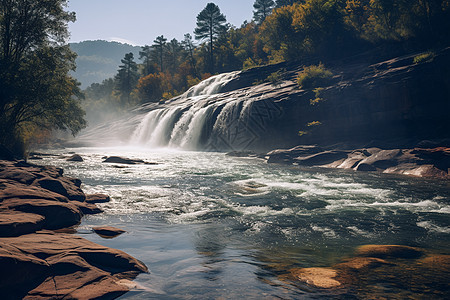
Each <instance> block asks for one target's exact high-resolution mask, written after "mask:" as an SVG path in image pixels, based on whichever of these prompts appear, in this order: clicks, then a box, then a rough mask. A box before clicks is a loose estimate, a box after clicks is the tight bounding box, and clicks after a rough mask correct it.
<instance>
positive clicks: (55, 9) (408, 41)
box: [0, 0, 450, 153]
mask: <svg viewBox="0 0 450 300" xmlns="http://www.w3.org/2000/svg"><path fill="white" fill-rule="evenodd" d="M66 7H67V1H66V0H46V1H38V2H36V1H31V0H23V1H18V0H1V1H0V67H1V68H0V82H1V85H0V100H1V103H0V125H1V135H0V137H1V140H0V144H3V145H10V146H9V147H10V148H11V149H15V151H16V152H19V153H20V152H23V151H24V149H25V147H26V145H27V144H29V143H32V142H36V141H39V140H42V139H45V138H46V137H48V136H49V135H50V133H51V132H52V130H53V129H58V130H69V131H71V132H72V133H73V134H76V133H77V132H79V131H80V130H81V129H83V128H84V127H85V126H86V125H87V124H86V121H85V118H84V115H85V112H84V111H94V110H100V111H101V110H105V111H106V110H111V109H113V110H115V111H125V110H127V109H129V108H131V107H133V106H135V105H139V104H142V103H147V102H159V101H164V100H166V99H170V98H172V97H174V96H176V95H179V94H181V93H183V92H184V91H186V90H187V89H188V88H189V87H191V86H193V85H195V84H197V83H198V82H200V81H201V80H203V79H206V78H208V77H210V76H212V75H214V74H218V73H222V72H229V71H234V70H241V69H249V68H253V67H257V66H263V65H267V64H277V63H280V62H286V61H287V62H292V63H296V64H299V65H305V66H307V65H310V63H309V62H311V61H319V62H321V63H323V64H324V65H326V64H327V62H328V61H330V60H339V59H342V58H349V57H351V56H353V55H357V54H359V53H364V52H365V51H368V50H373V49H376V52H377V53H379V55H380V56H385V57H388V56H389V55H391V54H393V53H395V54H399V53H402V52H403V53H406V52H411V51H418V50H420V51H423V50H430V51H432V49H434V48H438V47H442V46H445V45H446V43H448V40H449V38H450V0H397V1H390V0H302V1H292V0H291V1H289V0H283V1H282V0H279V1H272V0H256V1H255V2H254V5H253V7H254V10H253V19H252V20H250V21H246V22H244V23H243V24H242V25H241V26H240V27H235V26H232V25H230V24H229V23H227V19H226V16H225V15H224V14H223V13H222V12H221V11H220V8H219V7H218V6H217V5H216V4H214V3H208V4H207V5H206V7H205V8H204V9H203V10H202V11H200V12H199V13H198V16H197V23H196V25H197V26H196V28H194V29H193V32H192V33H186V34H185V35H184V39H183V40H182V41H179V40H177V39H174V38H173V39H170V38H167V37H164V36H163V35H160V36H157V37H155V38H154V40H153V42H151V43H149V45H145V46H143V47H142V48H141V51H140V52H139V57H135V56H134V55H133V54H132V53H127V54H126V55H125V56H124V57H123V59H122V61H121V65H120V67H119V70H118V71H117V74H116V75H115V76H114V77H113V78H109V79H106V80H104V81H103V82H101V83H94V84H92V85H91V86H89V87H88V88H87V89H86V90H85V91H84V93H83V92H82V91H81V90H80V87H79V83H78V82H76V80H74V79H73V77H72V76H71V75H70V71H73V70H75V67H76V66H75V57H76V55H75V53H74V52H73V51H71V50H70V48H69V47H68V45H67V42H66V41H67V39H68V36H69V32H68V27H67V23H69V22H74V21H75V14H74V13H71V12H67V11H66V10H65V8H66ZM84 98H86V99H85V100H83V99H84ZM83 110H84V111H83Z"/></svg>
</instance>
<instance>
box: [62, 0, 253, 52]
mask: <svg viewBox="0 0 450 300" xmlns="http://www.w3.org/2000/svg"><path fill="white" fill-rule="evenodd" d="M209 2H213V3H215V4H217V5H218V6H219V8H220V10H221V12H222V13H223V14H224V15H225V16H226V18H227V22H229V23H231V24H232V25H234V26H236V27H239V26H240V25H241V24H242V23H243V22H244V21H245V20H248V21H250V20H251V18H252V16H253V3H254V2H255V1H254V0H69V10H70V11H74V12H76V14H77V21H76V22H75V23H70V25H69V29H70V32H71V39H70V41H71V42H80V41H84V40H97V39H102V40H108V41H112V40H113V41H121V42H127V43H130V44H133V45H139V46H142V45H145V44H152V42H153V40H154V39H155V38H156V37H157V36H159V35H161V34H162V35H164V37H166V38H168V39H172V38H176V39H178V40H181V39H183V36H184V34H185V33H191V34H192V35H193V33H192V32H193V30H194V28H195V26H196V25H195V24H196V19H197V15H198V13H199V12H200V11H201V10H202V9H203V8H205V6H206V4H207V3H209Z"/></svg>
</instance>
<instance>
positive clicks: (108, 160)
mask: <svg viewBox="0 0 450 300" xmlns="http://www.w3.org/2000/svg"><path fill="white" fill-rule="evenodd" d="M103 162H104V163H115V164H127V165H136V164H147V163H146V162H145V161H143V160H141V159H131V158H124V157H120V156H110V157H108V158H106V159H105V160H104V161H103ZM151 164H155V163H151Z"/></svg>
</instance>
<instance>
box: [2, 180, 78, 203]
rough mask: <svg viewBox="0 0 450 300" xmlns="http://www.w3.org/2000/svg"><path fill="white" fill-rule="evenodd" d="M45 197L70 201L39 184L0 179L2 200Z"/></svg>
mask: <svg viewBox="0 0 450 300" xmlns="http://www.w3.org/2000/svg"><path fill="white" fill-rule="evenodd" d="M10 198H15V199H45V200H51V201H57V202H68V201H69V199H67V197H65V196H63V195H61V194H58V193H55V192H52V191H49V190H46V189H43V188H41V187H39V186H30V185H26V184H22V183H19V182H16V181H12V180H6V179H0V200H2V199H3V200H5V199H10Z"/></svg>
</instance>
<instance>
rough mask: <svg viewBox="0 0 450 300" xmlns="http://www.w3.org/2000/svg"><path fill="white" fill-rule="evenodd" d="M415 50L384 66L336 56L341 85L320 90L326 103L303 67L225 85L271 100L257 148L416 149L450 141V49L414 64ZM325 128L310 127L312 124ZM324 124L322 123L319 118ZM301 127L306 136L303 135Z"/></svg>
mask: <svg viewBox="0 0 450 300" xmlns="http://www.w3.org/2000/svg"><path fill="white" fill-rule="evenodd" d="M414 56H415V55H409V56H403V57H398V58H394V59H391V60H387V61H383V62H380V63H376V64H367V63H357V62H356V63H350V64H343V63H339V62H335V63H334V64H330V65H329V66H327V67H328V68H329V69H331V70H332V71H333V73H334V74H335V77H334V84H333V85H331V86H326V87H324V89H323V90H322V91H321V93H320V98H322V99H323V101H320V102H319V103H317V104H315V105H312V104H311V103H310V100H311V99H315V98H316V95H315V93H314V91H313V89H308V90H302V89H299V88H298V86H297V84H296V83H295V77H296V74H297V72H298V71H299V70H300V69H301V67H299V66H298V65H289V64H281V65H278V66H268V67H261V68H255V69H251V70H248V71H244V72H242V73H241V74H239V76H238V77H237V78H236V79H234V80H232V81H231V82H230V83H228V84H227V85H226V86H225V87H224V88H223V90H233V89H236V88H241V89H244V90H247V95H248V97H253V98H255V99H257V100H258V101H264V102H265V111H261V108H260V107H258V106H257V105H255V106H254V107H255V108H256V109H255V110H253V111H252V112H251V114H254V115H255V116H256V117H259V119H260V121H261V122H260V124H258V125H261V127H264V130H263V131H261V130H260V131H258V130H251V131H253V132H256V133H257V134H261V135H260V136H256V137H255V139H254V140H255V142H254V143H253V144H252V145H251V146H250V147H249V148H253V149H269V148H277V147H290V146H294V145H298V144H319V145H332V144H338V143H339V144H341V145H342V147H348V148H352V147H358V146H364V145H372V146H379V147H412V146H415V145H416V144H417V143H418V142H420V141H423V140H434V141H438V142H441V143H442V141H443V140H447V141H444V143H445V142H446V143H448V139H449V138H450V48H447V49H444V50H441V51H439V52H437V53H436V56H435V57H434V59H433V60H432V61H427V62H422V63H418V64H414V63H413V60H414ZM280 68H283V70H284V73H283V80H282V81H280V82H279V83H277V84H276V85H273V84H270V83H265V84H260V85H256V86H252V84H253V83H254V82H255V81H256V80H261V79H262V78H265V76H267V75H268V74H270V73H271V72H275V71H276V70H277V69H280ZM315 121H317V122H320V125H318V126H308V125H307V124H309V123H312V122H315ZM317 122H316V124H317ZM299 131H303V132H304V133H306V134H304V135H302V136H300V135H299V134H298V132H299Z"/></svg>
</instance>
